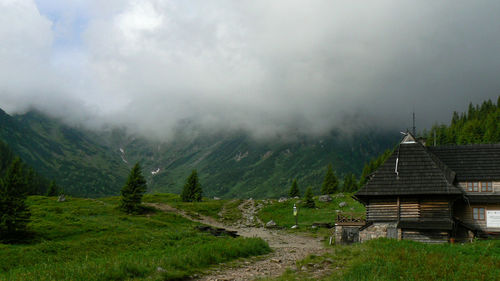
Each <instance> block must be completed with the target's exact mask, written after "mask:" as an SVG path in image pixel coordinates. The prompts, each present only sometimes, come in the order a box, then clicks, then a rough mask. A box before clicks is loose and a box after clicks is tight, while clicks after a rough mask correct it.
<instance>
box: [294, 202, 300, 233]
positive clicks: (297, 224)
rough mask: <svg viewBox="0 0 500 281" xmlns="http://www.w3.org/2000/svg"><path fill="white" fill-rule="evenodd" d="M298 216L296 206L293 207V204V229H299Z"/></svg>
mask: <svg viewBox="0 0 500 281" xmlns="http://www.w3.org/2000/svg"><path fill="white" fill-rule="evenodd" d="M298 214H299V210H298V209H297V206H295V203H294V204H293V216H294V217H295V227H299V223H298Z"/></svg>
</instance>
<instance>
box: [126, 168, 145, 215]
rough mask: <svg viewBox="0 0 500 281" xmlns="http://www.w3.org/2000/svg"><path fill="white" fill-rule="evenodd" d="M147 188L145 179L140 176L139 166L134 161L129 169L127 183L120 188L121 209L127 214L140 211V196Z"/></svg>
mask: <svg viewBox="0 0 500 281" xmlns="http://www.w3.org/2000/svg"><path fill="white" fill-rule="evenodd" d="M146 190H147V183H146V179H144V177H143V176H142V172H141V166H140V165H139V163H136V164H135V166H134V167H133V168H132V170H131V171H130V174H129V176H128V179H127V183H126V184H125V186H123V188H122V190H121V195H122V198H121V205H120V207H121V209H122V210H123V211H124V212H127V213H129V214H131V213H133V214H137V213H139V212H140V211H141V201H142V196H143V195H144V193H145V192H146Z"/></svg>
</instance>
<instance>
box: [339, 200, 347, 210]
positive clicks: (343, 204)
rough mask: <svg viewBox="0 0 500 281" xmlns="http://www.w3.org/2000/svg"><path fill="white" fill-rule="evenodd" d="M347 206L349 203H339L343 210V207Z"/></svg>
mask: <svg viewBox="0 0 500 281" xmlns="http://www.w3.org/2000/svg"><path fill="white" fill-rule="evenodd" d="M345 206H347V203H346V202H344V201H342V202H340V203H339V207H340V208H343V207H345Z"/></svg>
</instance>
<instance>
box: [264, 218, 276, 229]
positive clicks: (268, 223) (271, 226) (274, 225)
mask: <svg viewBox="0 0 500 281" xmlns="http://www.w3.org/2000/svg"><path fill="white" fill-rule="evenodd" d="M266 227H267V228H273V227H276V222H275V221H273V220H270V221H268V222H267V223H266Z"/></svg>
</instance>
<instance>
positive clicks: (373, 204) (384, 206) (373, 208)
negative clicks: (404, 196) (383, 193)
mask: <svg viewBox="0 0 500 281" xmlns="http://www.w3.org/2000/svg"><path fill="white" fill-rule="evenodd" d="M366 219H367V220H369V221H384V220H385V221H395V220H397V219H398V202H397V200H396V199H370V202H369V204H368V206H367V207H366Z"/></svg>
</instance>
